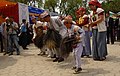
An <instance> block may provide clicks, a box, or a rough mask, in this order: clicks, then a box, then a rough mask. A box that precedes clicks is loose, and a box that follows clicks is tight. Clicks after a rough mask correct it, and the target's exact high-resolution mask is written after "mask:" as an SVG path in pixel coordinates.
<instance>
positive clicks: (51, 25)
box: [41, 11, 64, 62]
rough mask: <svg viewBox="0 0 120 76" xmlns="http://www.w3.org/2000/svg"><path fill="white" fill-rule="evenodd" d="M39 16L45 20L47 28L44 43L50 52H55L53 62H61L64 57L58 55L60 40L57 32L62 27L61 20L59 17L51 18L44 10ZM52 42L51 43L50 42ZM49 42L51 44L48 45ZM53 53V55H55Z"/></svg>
mask: <svg viewBox="0 0 120 76" xmlns="http://www.w3.org/2000/svg"><path fill="white" fill-rule="evenodd" d="M41 18H43V19H44V20H45V22H47V24H48V30H47V34H46V36H45V39H46V40H45V41H46V42H45V43H46V45H47V48H49V49H50V50H53V51H51V54H52V53H53V54H55V55H56V58H55V60H53V62H56V61H58V62H61V61H64V59H63V58H62V57H61V55H60V50H59V47H60V41H61V35H60V34H59V33H60V31H61V29H62V28H63V27H62V23H61V20H60V19H59V18H52V17H51V16H50V14H49V13H48V12H47V11H45V12H43V13H42V14H41ZM51 42H52V44H51ZM49 44H51V45H49ZM55 55H54V57H55Z"/></svg>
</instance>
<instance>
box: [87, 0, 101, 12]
mask: <svg viewBox="0 0 120 76" xmlns="http://www.w3.org/2000/svg"><path fill="white" fill-rule="evenodd" d="M89 7H90V9H91V10H96V9H97V8H101V4H100V3H99V2H98V1H97V0H91V1H90V2H89Z"/></svg>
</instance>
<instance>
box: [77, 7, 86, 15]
mask: <svg viewBox="0 0 120 76" xmlns="http://www.w3.org/2000/svg"><path fill="white" fill-rule="evenodd" d="M77 12H78V14H79V15H80V16H83V15H84V14H85V13H86V9H85V8H84V7H80V8H79V9H78V11H77Z"/></svg>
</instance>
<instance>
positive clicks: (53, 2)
mask: <svg viewBox="0 0 120 76" xmlns="http://www.w3.org/2000/svg"><path fill="white" fill-rule="evenodd" d="M58 2H59V0H46V1H45V5H44V8H45V9H49V11H53V12H56V11H55V8H56V7H57V6H58Z"/></svg>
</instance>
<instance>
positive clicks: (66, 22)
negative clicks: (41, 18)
mask: <svg viewBox="0 0 120 76" xmlns="http://www.w3.org/2000/svg"><path fill="white" fill-rule="evenodd" d="M64 24H73V23H72V22H64Z"/></svg>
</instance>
